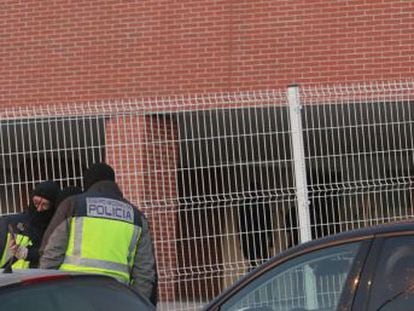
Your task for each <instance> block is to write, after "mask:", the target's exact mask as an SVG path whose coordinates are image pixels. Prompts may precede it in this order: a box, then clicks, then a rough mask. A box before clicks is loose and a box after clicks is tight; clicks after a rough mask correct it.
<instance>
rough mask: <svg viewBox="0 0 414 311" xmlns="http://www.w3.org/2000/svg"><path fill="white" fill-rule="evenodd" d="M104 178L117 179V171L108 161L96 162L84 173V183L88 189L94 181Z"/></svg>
mask: <svg viewBox="0 0 414 311" xmlns="http://www.w3.org/2000/svg"><path fill="white" fill-rule="evenodd" d="M103 180H110V181H115V172H114V170H113V168H112V167H110V166H109V165H108V164H106V163H95V164H93V165H92V166H90V167H89V168H88V169H87V170H86V171H85V172H84V174H83V185H84V188H85V190H88V189H89V188H90V187H91V186H92V185H93V184H94V183H97V182H98V181H103Z"/></svg>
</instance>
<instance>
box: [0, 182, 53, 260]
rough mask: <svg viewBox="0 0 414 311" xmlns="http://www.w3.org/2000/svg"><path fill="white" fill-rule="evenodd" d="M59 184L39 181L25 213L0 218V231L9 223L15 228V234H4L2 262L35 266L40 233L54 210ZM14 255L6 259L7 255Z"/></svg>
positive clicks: (41, 234)
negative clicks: (0, 219)
mask: <svg viewBox="0 0 414 311" xmlns="http://www.w3.org/2000/svg"><path fill="white" fill-rule="evenodd" d="M59 193H60V188H59V186H58V184H57V183H56V182H54V181H51V180H48V181H44V182H41V183H39V184H37V185H36V187H35V188H34V190H33V192H32V194H31V197H30V201H29V206H28V208H27V210H26V211H25V212H24V213H21V214H17V215H13V216H10V217H7V216H6V217H5V218H4V219H3V220H2V222H1V227H2V232H4V231H5V229H4V228H5V227H7V226H8V225H9V224H11V225H12V227H13V228H14V230H13V231H14V233H16V235H15V236H14V237H12V236H10V233H9V234H8V235H7V242H6V243H4V244H3V245H5V246H6V245H7V246H8V249H7V248H4V249H3V254H2V257H1V261H0V262H1V265H2V266H3V265H4V264H5V262H6V261H7V260H11V261H12V264H13V268H37V266H38V264H39V257H40V253H39V247H40V244H41V241H42V237H43V234H44V232H45V230H46V228H47V226H48V225H49V222H50V220H51V219H52V217H53V214H54V212H55V202H56V199H57V197H58V196H59ZM10 254H11V255H13V258H10V259H6V258H8V257H9V255H10ZM8 263H10V261H8Z"/></svg>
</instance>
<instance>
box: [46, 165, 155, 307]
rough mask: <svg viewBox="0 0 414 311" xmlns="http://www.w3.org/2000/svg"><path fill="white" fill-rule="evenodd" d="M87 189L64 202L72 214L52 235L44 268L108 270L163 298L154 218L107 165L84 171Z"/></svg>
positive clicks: (140, 290)
mask: <svg viewBox="0 0 414 311" xmlns="http://www.w3.org/2000/svg"><path fill="white" fill-rule="evenodd" d="M84 187H85V192H84V193H82V194H79V195H75V196H72V197H70V198H68V199H66V200H65V201H64V202H62V204H61V207H60V208H62V209H65V210H66V217H65V219H63V220H62V222H61V223H60V224H59V225H58V226H57V227H56V229H54V231H53V233H52V234H51V235H50V237H49V239H48V241H47V243H46V246H45V248H44V251H43V254H42V256H41V259H40V267H41V268H45V269H60V270H65V271H79V272H89V273H97V274H104V275H109V276H112V277H115V278H116V279H118V280H120V281H122V282H124V283H127V284H129V285H130V286H131V288H132V289H133V290H135V291H137V292H138V293H140V294H142V295H143V296H145V297H147V298H148V299H149V300H150V301H151V302H152V303H153V304H154V305H155V304H156V302H157V296H156V295H157V273H156V264H155V256H154V250H153V245H152V241H151V237H150V233H149V227H148V222H147V220H146V218H145V217H144V215H143V214H142V213H141V212H140V211H139V210H138V209H137V208H136V207H135V206H133V205H132V204H131V203H129V202H128V201H127V200H126V199H124V197H123V194H122V192H121V191H120V189H119V187H118V185H117V184H116V183H115V173H114V171H113V169H112V168H111V167H110V166H109V165H107V164H105V163H97V164H94V165H92V166H91V167H90V168H89V169H88V170H86V171H85V173H84Z"/></svg>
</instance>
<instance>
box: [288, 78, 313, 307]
mask: <svg viewBox="0 0 414 311" xmlns="http://www.w3.org/2000/svg"><path fill="white" fill-rule="evenodd" d="M288 101H289V115H290V127H291V131H292V134H291V137H292V147H293V160H294V161H293V165H294V169H295V184H296V196H297V200H298V201H297V207H298V214H299V219H298V221H299V230H300V242H301V243H304V242H306V241H310V240H311V239H312V234H311V228H310V215H309V199H308V187H307V182H306V162H305V148H304V144H303V130H302V112H301V108H302V106H301V104H300V98H299V86H297V85H289V87H288ZM303 281H304V288H305V292H306V294H305V306H306V308H308V309H312V310H316V309H318V297H317V294H316V278H315V275H314V273H313V271H312V269H311V268H310V267H309V266H308V265H306V266H305V267H304V280H303Z"/></svg>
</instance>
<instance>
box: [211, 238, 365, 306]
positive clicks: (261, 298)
mask: <svg viewBox="0 0 414 311" xmlns="http://www.w3.org/2000/svg"><path fill="white" fill-rule="evenodd" d="M370 244H371V240H370V239H367V240H364V241H355V242H348V243H342V244H339V245H338V244H337V245H330V246H326V247H323V248H319V249H317V250H313V251H307V252H302V253H301V254H300V255H298V256H295V257H293V258H291V259H289V260H287V261H284V262H282V263H280V264H277V263H276V264H275V265H274V266H273V267H271V268H270V269H267V271H266V272H265V273H258V274H259V275H258V276H257V277H256V278H254V279H253V280H249V282H248V283H247V284H246V285H244V286H242V287H241V288H239V289H238V290H237V291H236V292H234V293H231V294H230V295H227V297H226V298H225V299H223V301H221V302H220V303H219V305H220V306H219V308H218V309H219V310H226V311H227V310H232V311H233V310H244V311H246V310H257V311H259V310H260V311H271V310H275V311H276V310H280V311H304V310H326V311H328V310H332V311H333V310H338V309H341V310H347V309H348V310H349V309H350V307H351V305H352V301H353V296H354V294H355V290H356V288H357V286H358V280H359V275H360V272H361V269H362V267H363V264H364V261H365V258H366V256H367V253H368V249H369V247H370ZM213 309H217V305H216V306H215V307H214V308H213Z"/></svg>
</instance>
